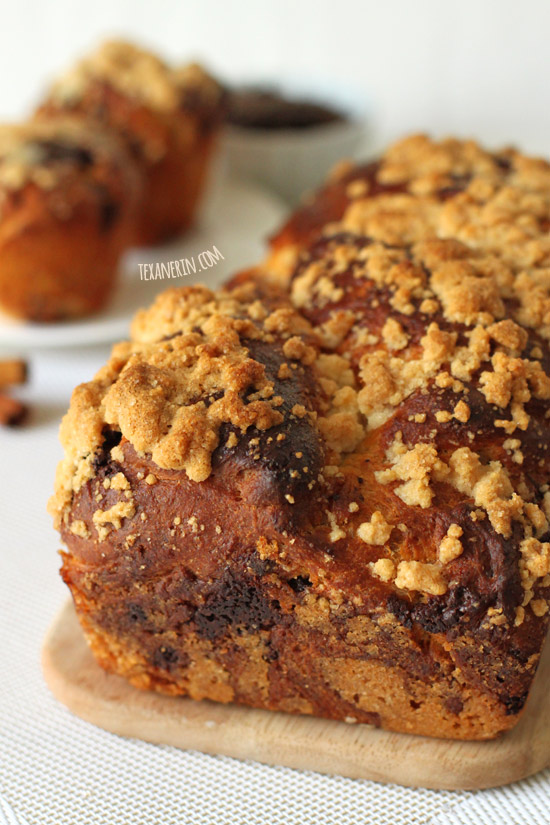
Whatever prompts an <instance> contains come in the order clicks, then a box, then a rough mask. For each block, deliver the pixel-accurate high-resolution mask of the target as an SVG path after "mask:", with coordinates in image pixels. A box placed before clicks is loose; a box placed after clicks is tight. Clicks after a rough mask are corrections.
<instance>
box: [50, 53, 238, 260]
mask: <svg viewBox="0 0 550 825" xmlns="http://www.w3.org/2000/svg"><path fill="white" fill-rule="evenodd" d="M222 101H223V91H222V89H221V87H220V86H219V85H218V83H216V81H215V80H214V79H213V78H211V77H210V76H209V75H208V74H206V72H204V71H203V70H202V69H201V68H200V67H199V66H197V65H194V64H191V65H188V66H184V67H181V68H177V69H172V68H171V67H169V66H168V65H167V64H166V63H164V62H163V61H162V60H161V59H160V58H159V57H157V56H156V55H154V54H151V53H150V52H147V51H144V50H142V49H139V48H138V47H137V46H134V45H132V44H130V43H126V42H122V41H109V42H106V43H104V44H103V45H101V46H100V47H99V48H98V49H97V51H95V52H94V53H92V54H91V55H89V56H88V57H86V58H84V59H83V60H82V61H80V62H79V63H78V64H77V65H76V66H75V67H74V68H73V69H72V70H70V71H69V72H68V73H67V74H65V75H64V76H62V77H61V78H59V80H57V81H56V82H55V83H54V85H53V87H52V89H51V90H50V93H49V96H48V98H47V100H46V101H45V102H44V104H43V105H42V106H41V107H40V109H39V114H41V115H43V116H45V117H48V118H51V117H53V116H55V114H56V113H62V114H65V113H68V112H69V113H72V114H75V115H76V114H78V115H80V116H83V117H84V118H87V119H89V120H92V121H94V120H95V121H99V122H100V123H101V124H103V126H105V127H107V128H110V129H112V130H113V131H114V132H116V133H117V134H118V135H119V136H120V137H121V138H122V139H123V140H124V141H125V143H126V145H127V146H128V148H129V149H130V151H131V152H132V153H133V156H134V158H135V160H136V161H137V163H138V165H139V168H140V170H141V173H142V175H143V178H144V192H143V198H142V205H141V212H140V215H139V220H138V224H137V242H138V243H142V244H150V243H157V242H160V241H163V240H167V239H170V238H171V237H173V236H175V235H178V234H180V233H181V232H182V231H183V230H185V229H186V228H187V227H188V226H189V225H190V223H191V222H192V219H193V216H194V213H195V209H196V207H197V203H198V199H199V196H200V194H201V191H202V189H203V186H204V183H205V178H206V172H207V168H208V162H209V160H210V156H211V154H212V149H213V146H214V141H215V137H216V135H217V132H218V129H219V126H220V123H221V120H222V117H223V102H222Z"/></svg>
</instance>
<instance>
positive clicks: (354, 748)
mask: <svg viewBox="0 0 550 825" xmlns="http://www.w3.org/2000/svg"><path fill="white" fill-rule="evenodd" d="M42 663H43V669H44V675H45V677H46V681H47V683H48V685H49V687H50V689H51V691H52V693H53V694H54V696H56V697H57V699H59V700H60V701H61V702H62V703H63V704H64V705H66V706H67V707H68V708H69V709H70V710H71V711H72V712H73V713H75V714H76V715H77V716H80V717H81V718H82V719H85V720H86V721H88V722H91V723H92V724H94V725H98V726H99V727H101V728H104V729H105V730H108V731H111V732H112V733H116V734H119V735H120V736H130V737H134V738H137V739H144V740H146V741H147V742H154V743H157V744H165V745H173V746H174V747H177V748H188V749H192V750H198V751H203V752H204V753H214V754H225V755H227V756H233V757H236V758H237V759H255V760H257V761H258V762H265V763H267V764H269V765H286V766H287V767H290V768H298V769H302V770H313V771H319V772H321V773H327V774H340V775H343V776H348V777H351V778H362V779H373V780H375V781H377V782H395V783H398V784H400V785H406V786H409V787H424V788H436V789H449V790H458V789H461V790H463V789H476V788H491V787H495V786H498V785H505V784H508V783H509V782H514V781H516V780H518V779H522V778H524V777H526V776H530V775H531V774H533V773H536V772H537V771H539V770H541V769H542V768H544V767H546V766H547V765H549V764H550V690H548V686H549V682H550V646H549V644H547V645H546V648H545V653H544V654H543V657H542V661H541V664H540V667H539V672H538V673H537V677H536V679H535V683H534V685H533V690H532V692H531V696H530V698H529V701H528V703H527V707H526V708H525V712H524V714H523V716H522V718H521V720H520V722H519V723H518V725H517V726H516V727H515V728H514V729H513V730H512V731H511V732H509V733H507V734H505V735H504V736H503V737H501V738H500V739H496V740H493V741H489V742H457V741H449V740H444V739H429V738H425V737H421V736H410V735H407V734H399V733H391V732H389V731H384V730H380V729H377V728H373V727H370V726H368V725H348V724H346V723H344V722H334V721H330V720H325V719H315V718H312V717H308V716H292V715H290V714H285V713H272V712H270V711H264V710H254V709H250V708H245V707H239V706H237V705H218V704H215V703H213V702H208V701H204V702H196V701H193V700H192V699H185V698H181V697H178V698H174V697H169V696H162V695H161V694H158V693H153V692H147V691H140V690H137V689H136V688H133V687H132V686H131V685H129V684H128V683H127V682H126V681H125V680H124V679H122V678H121V677H119V676H113V675H111V674H107V673H105V672H104V671H103V670H102V669H101V668H100V667H99V666H98V665H97V664H96V662H95V660H94V658H93V656H92V654H91V652H90V650H89V648H88V646H87V644H86V641H85V639H84V636H83V634H82V631H81V629H80V625H79V624H78V620H77V618H76V614H75V611H74V608H73V606H72V602H70V603H68V604H67V605H66V606H65V607H64V608H63V610H62V611H61V613H60V614H59V616H58V617H57V618H56V620H55V621H54V623H53V625H52V627H51V628H50V630H49V633H48V635H47V637H46V640H45V643H44V648H43V657H42Z"/></svg>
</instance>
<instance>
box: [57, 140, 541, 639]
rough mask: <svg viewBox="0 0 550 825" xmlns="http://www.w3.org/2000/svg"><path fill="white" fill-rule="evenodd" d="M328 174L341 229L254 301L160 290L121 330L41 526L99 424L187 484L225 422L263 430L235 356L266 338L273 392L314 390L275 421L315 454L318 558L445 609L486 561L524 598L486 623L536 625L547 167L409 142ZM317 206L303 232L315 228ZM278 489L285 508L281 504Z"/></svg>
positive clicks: (264, 273) (83, 468) (297, 253)
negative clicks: (305, 440)
mask: <svg viewBox="0 0 550 825" xmlns="http://www.w3.org/2000/svg"><path fill="white" fill-rule="evenodd" d="M365 168H366V169H367V171H366V172H365V171H364V169H365ZM338 174H344V175H345V176H346V177H345V180H346V181H347V183H346V186H345V190H344V201H345V202H344V205H343V207H342V209H341V213H340V214H330V210H329V211H327V212H326V219H323V218H320V219H319V225H318V226H317V228H316V233H315V234H311V233H309V234H307V233H305V235H304V237H303V238H302V237H301V236H300V235H299V233H298V235H297V237H296V239H295V243H293V244H291V243H290V242H289V243H288V244H287V248H286V249H284V250H279V252H278V255H277V256H276V258H273V257H272V258H270V259H269V260H268V261H266V262H265V264H264V266H263V269H262V268H260V269H257V270H254V272H253V275H251V276H249V280H250V284H251V287H254V284H255V285H256V286H255V287H254V288H257V292H256V293H254V289H252V291H251V292H248V293H247V292H246V288H245V287H239V288H237V290H236V291H233V292H232V291H226V292H220V293H216V294H214V293H212V292H209V291H208V290H205V289H204V288H200V287H197V288H195V289H186V290H173V291H169V292H168V293H166V294H165V295H163V296H161V297H160V298H159V299H158V300H157V301H156V303H155V304H154V305H153V307H152V308H151V309H150V310H148V311H147V312H142V313H140V314H139V315H138V317H137V318H136V320H135V321H134V324H133V327H132V340H131V342H130V343H128V344H123V345H120V346H119V347H118V348H115V350H114V351H113V356H112V358H111V361H110V362H109V364H108V365H107V367H106V368H105V369H104V370H102V371H101V372H100V373H99V374H98V376H97V377H96V379H95V381H94V382H91V383H90V384H88V385H84V386H83V387H81V388H79V389H78V390H77V391H76V392H75V396H74V398H73V403H72V405H71V410H70V412H69V414H68V418H67V419H66V421H65V423H64V425H63V430H62V433H63V438H64V443H65V445H66V458H65V461H64V462H63V464H62V465H61V470H60V475H59V480H58V496H57V503H56V505H55V507H56V509H57V512H58V513H59V514H61V513H64V512H65V511H66V508H67V505H68V503H69V502H70V498H71V495H72V493H73V491H74V490H77V489H79V487H80V486H81V485H82V484H83V483H84V482H85V481H86V480H87V478H89V477H90V473H91V472H93V471H92V470H91V469H90V456H93V453H94V450H96V449H98V447H99V445H100V444H101V439H102V431H103V428H104V427H105V426H108V427H111V428H115V429H117V430H118V431H120V432H121V433H122V435H123V437H124V438H126V439H127V440H128V441H130V442H131V443H132V444H133V446H134V448H135V449H136V450H138V451H142V452H143V453H145V454H147V455H149V456H150V457H151V459H152V461H153V462H155V463H156V464H157V465H158V466H159V467H163V468H171V469H180V470H184V471H185V472H186V473H187V475H188V476H189V478H191V479H193V480H195V481H201V480H203V479H205V478H207V477H208V475H209V473H210V472H211V456H212V452H213V451H214V449H216V447H217V445H218V443H219V431H220V427H221V425H222V424H223V423H224V422H228V423H230V424H231V425H232V426H233V427H234V428H235V430H236V431H240V432H241V433H243V432H245V431H246V429H247V428H248V427H250V426H255V427H256V428H257V429H259V430H267V429H269V428H270V427H273V426H276V425H278V424H280V422H281V416H282V413H281V407H280V403H279V399H278V397H277V396H276V394H275V393H274V387H273V382H272V381H270V380H269V379H268V378H267V377H266V373H265V368H264V367H263V365H262V364H261V363H260V362H258V361H257V360H255V359H254V358H253V357H252V356H251V355H250V352H249V347H248V344H247V342H249V341H253V340H257V341H261V342H265V343H268V344H271V343H273V342H278V345H279V346H280V347H281V350H282V356H283V362H282V363H281V364H280V366H278V368H277V369H278V372H277V378H278V380H281V381H286V380H289V378H290V377H291V376H292V375H293V373H294V372H295V371H296V369H298V368H299V369H301V370H303V371H304V373H305V374H307V375H308V376H309V377H310V379H311V381H312V388H313V389H312V394H313V395H314V396H315V412H313V411H312V409H309V408H306V406H304V405H303V404H302V403H296V404H294V406H293V407H292V410H291V413H290V415H291V416H292V417H293V420H294V421H302V420H308V421H310V422H311V425H312V426H313V427H314V428H315V431H316V433H317V434H318V435H319V436H320V439H321V441H322V443H323V445H324V447H323V450H324V452H323V456H324V461H325V465H324V467H323V470H322V473H321V474H320V479H321V489H325V490H326V491H329V492H327V496H328V495H331V496H333V497H332V498H331V500H330V502H329V501H328V500H327V502H325V504H324V506H320V507H319V513H316V514H315V516H316V518H317V519H318V520H317V521H316V523H315V530H316V531H317V533H318V534H319V535H320V534H321V533H322V531H324V534H323V535H325V537H326V542H327V547H328V549H329V550H330V554H334V556H337V555H338V553H339V552H350V553H351V552H356V553H357V555H358V557H360V558H361V559H363V560H364V566H365V568H366V569H367V570H368V571H370V574H372V576H373V577H375V579H377V580H378V583H377V584H378V586H381V585H380V582H383V583H384V584H385V585H387V587H391V588H393V590H394V591H396V592H399V594H400V597H401V598H406V599H414V598H417V597H416V596H415V595H414V594H415V593H417V594H420V598H424V597H426V596H431V597H443V596H445V597H447V596H449V597H450V595H449V594H453V593H456V592H458V591H459V590H460V587H462V585H463V577H464V576H465V575H466V573H465V572H464V571H468V570H469V571H470V573H468V575H472V576H477V577H478V578H479V575H480V573H479V569H480V568H481V567H483V568H484V569H486V570H489V569H492V565H493V564H494V563H495V561H494V560H495V558H497V557H498V558H499V559H500V560H501V562H502V563H506V564H509V563H511V560H513V559H515V561H513V565H514V573H513V575H514V576H515V579H514V581H516V583H517V587H518V591H519V592H521V593H522V594H523V595H522V596H521V598H520V602H521V604H519V603H516V605H515V607H514V610H515V612H513V611H511V610H510V607H509V605H508V606H506V608H505V607H503V605H502V603H501V602H502V600H503V598H504V597H502V594H500V595H499V596H498V598H499V599H500V600H501V602H498V601H495V602H494V603H492V604H491V605H490V607H491V610H492V611H493V612H492V613H487V619H488V621H489V622H490V623H491V626H492V627H495V628H499V627H500V626H501V625H502V624H504V623H506V622H509V621H512V622H514V621H515V622H516V624H517V625H519V624H521V623H522V621H524V617H525V609H526V608H527V607H528V605H529V604H530V603H531V602H532V603H533V608H532V613H534V615H537V616H538V615H540V616H542V615H544V613H545V611H544V604H546V602H545V601H544V599H543V597H542V596H541V595H540V592H539V590H540V587H541V586H542V585H541V583H542V582H544V581H547V577H549V576H550V569H549V568H548V558H549V555H548V553H549V551H548V547H549V546H550V544H549V543H548V541H547V540H548V537H549V519H550V489H549V486H548V476H549V474H550V456H549V444H550V413H549V402H550V374H549V372H550V352H549V340H550V233H549V229H550V165H549V164H548V163H546V162H545V161H541V160H536V159H531V158H526V157H524V156H522V155H521V154H519V153H518V152H516V151H514V150H506V151H503V152H499V153H490V152H487V151H485V150H484V149H482V148H481V147H479V146H478V145H477V144H475V143H474V142H472V141H458V140H446V141H441V142H434V141H431V140H430V139H428V138H426V137H424V136H415V137H413V138H409V139H408V140H405V141H402V142H400V143H399V144H396V145H395V146H394V147H392V148H391V149H390V150H389V151H388V152H387V153H386V155H385V156H384V157H383V158H382V159H381V160H380V162H379V163H378V164H374V165H370V166H369V167H368V168H367V167H364V168H363V172H362V171H361V168H359V169H358V170H357V180H356V181H354V179H353V174H354V172H353V169H350V168H349V167H347V168H346V169H345V170H344V171H343V172H342V171H341V172H340V173H338ZM361 175H364V177H363V178H362V177H361ZM365 176H366V177H365ZM337 180H338V176H336V178H335V179H333V182H332V183H330V184H329V185H330V186H335V185H337ZM334 181H336V182H334ZM352 184H354V185H352ZM320 198H321V199H320V201H319V203H318V204H317V205H316V204H315V203H314V206H313V214H314V216H315V215H317V216H318V215H321V216H323V215H325V212H324V211H323V210H322V209H320V210H319V209H318V206H319V204H321V205H322V204H323V200H322V196H320ZM346 198H347V200H345V199H346ZM308 208H309V207H308V206H307V205H306V206H305V207H304V211H305V213H307V210H308ZM316 210H317V211H316ZM298 217H300V213H299V214H298ZM301 220H305V219H304V216H303V215H302V217H301ZM296 225H297V226H298V227H299V226H300V225H301V224H300V220H298V221H297V223H296ZM275 260H276V262H277V265H278V266H280V267H281V271H280V272H279V273H278V274H279V275H281V273H282V272H283V270H284V274H285V276H286V286H285V288H284V289H281V288H280V287H279V293H278V294H279V297H278V298H277V300H275V301H274V302H273V301H270V300H263V299H258V295H262V294H264V292H268V291H269V289H272V288H273V289H274V287H273V272H272V271H271V270H270V267H272V266H273V265H274V261H275ZM283 280H284V279H283ZM279 281H281V279H280V278H279ZM243 290H244V291H243ZM279 437H281V438H284V437H285V436H284V434H281V433H280V434H279V435H277V438H279ZM235 439H236V436H235V434H234V433H231V434H230V435H229V437H228V438H227V440H226V443H227V445H228V446H231V445H233V444H234V443H235ZM304 472H305V470H304ZM323 484H325V485H326V487H325V488H323V487H322V485H323ZM330 491H332V492H330ZM297 495H300V494H298V493H297V494H295V493H294V492H292V493H288V495H286V496H285V498H286V500H287V502H288V503H289V504H291V505H292V506H293V507H295V506H296V505H299V504H300V502H299V501H297V498H296V497H297ZM126 503H129V502H126ZM352 505H353V506H352ZM111 516H113V517H116V513H114V514H109V515H108V516H104V517H103V518H104V519H107V518H111ZM106 523H107V525H109V524H110V525H112V524H113V523H114V522H113V521H112V520H111V521H110V522H106ZM75 529H78V528H75ZM489 546H490V547H491V548H492V549H491V554H492V555H491V560H490V562H489V561H488V560H487V559H485V558H484V560H483V563H481V562H479V559H478V556H479V555H480V554H482V553H483V552H485V550H482V548H486V547H489ZM342 548H347V549H346V550H345V551H344V550H343V549H342ZM327 552H328V551H327ZM487 552H488V551H487ZM329 558H332V556H331V555H329ZM478 562H479V563H478ZM472 570H474V571H475V572H474V573H472ZM484 575H485V574H484ZM487 575H489V574H488V573H487ZM496 575H497V574H495V576H496ZM507 575H508V574H507ZM509 575H510V576H512V573H510V574H509ZM548 581H550V579H548ZM544 586H546V585H544ZM496 598H497V597H495V599H496ZM514 598H516V597H514ZM543 601H544V604H543ZM516 608H517V609H516ZM522 611H523V613H522Z"/></svg>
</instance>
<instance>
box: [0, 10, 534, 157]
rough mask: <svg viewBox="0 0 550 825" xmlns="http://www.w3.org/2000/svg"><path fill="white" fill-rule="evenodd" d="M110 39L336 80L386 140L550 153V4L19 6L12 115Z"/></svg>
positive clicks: (233, 66)
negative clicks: (437, 138) (472, 143)
mask: <svg viewBox="0 0 550 825" xmlns="http://www.w3.org/2000/svg"><path fill="white" fill-rule="evenodd" d="M107 35H124V36H127V37H132V38H136V39H138V40H140V41H141V42H143V43H144V44H145V45H149V46H151V47H153V48H156V49H158V50H159V51H161V52H164V53H165V54H166V55H167V56H169V57H172V58H176V59H177V58H182V59H185V58H189V57H196V58H198V59H200V60H201V61H204V62H206V64H207V65H209V66H210V67H211V68H212V69H213V70H214V71H216V72H218V73H219V74H220V75H221V76H222V77H224V78H228V79H231V78H236V77H237V78H241V77H250V78H254V77H255V76H258V75H260V76H266V75H268V76H273V77H277V76H284V77H288V76H290V77H298V78H300V77H303V76H307V77H309V78H311V77H317V76H319V77H321V78H327V77H330V78H333V79H334V80H335V81H338V82H339V83H341V82H346V83H349V84H351V85H352V86H355V87H358V88H359V89H360V90H361V91H362V92H363V93H364V95H365V99H366V101H367V105H368V108H369V110H370V111H371V113H372V118H373V125H374V126H375V127H376V132H375V134H376V138H375V142H376V145H377V146H378V145H380V144H382V143H384V142H386V141H387V140H388V139H391V138H394V137H395V136H397V135H400V134H402V133H405V132H409V131H411V130H415V131H417V130H428V131H430V132H432V133H434V134H438V135H440V134H444V133H450V132H452V133H456V134H458V135H461V136H475V137H478V138H481V139H483V140H485V141H486V142H487V143H488V144H490V145H498V144H502V143H510V142H514V143H516V144H518V145H520V146H521V147H522V148H524V149H526V150H528V151H532V152H536V153H541V154H549V155H550V106H549V102H550V101H549V97H550V95H549V88H548V87H549V78H548V67H549V65H550V54H549V52H550V3H549V2H547V0H460V2H456V0H380V1H379V2H369V1H368V0H231V2H229V0H226V2H222V1H221V0H187V1H184V2H181V0H180V1H179V2H178V0H156V2H138V0H92V2H90V0H85V2H83V0H49V2H42V1H41V0H35V2H19V3H16V2H13V1H11V2H9V3H8V2H5V3H3V4H2V23H1V29H0V77H1V78H2V85H1V91H0V117H2V118H4V119H5V118H13V117H17V116H18V115H20V114H22V113H23V112H24V111H25V109H26V107H28V106H30V105H31V103H32V102H33V101H34V100H36V98H37V97H38V95H39V93H40V90H41V89H42V88H43V87H44V85H45V83H46V81H47V79H48V77H50V76H51V75H52V74H54V73H55V72H57V71H58V70H59V69H60V68H63V67H65V66H66V65H67V64H68V63H69V62H70V61H71V60H72V59H74V58H75V57H76V56H77V55H79V54H81V53H82V51H84V50H86V49H88V48H89V47H90V46H91V45H93V44H94V43H95V42H96V41H97V40H98V39H100V38H101V37H104V36H107Z"/></svg>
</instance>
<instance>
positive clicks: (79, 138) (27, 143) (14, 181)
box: [0, 117, 127, 191]
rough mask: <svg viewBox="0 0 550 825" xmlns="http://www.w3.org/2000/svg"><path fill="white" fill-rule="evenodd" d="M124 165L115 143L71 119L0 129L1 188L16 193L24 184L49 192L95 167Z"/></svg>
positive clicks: (123, 166) (124, 162)
mask: <svg viewBox="0 0 550 825" xmlns="http://www.w3.org/2000/svg"><path fill="white" fill-rule="evenodd" d="M102 163H107V164H109V165H110V166H111V167H112V166H114V165H117V167H118V168H125V167H126V166H127V161H126V158H125V157H124V158H123V156H122V149H121V147H120V146H119V144H118V143H117V141H116V140H115V139H114V138H112V137H111V136H110V135H108V134H106V133H105V132H103V131H102V130H100V129H94V127H93V126H91V125H90V124H86V125H84V124H83V123H82V122H81V121H80V120H77V119H72V118H69V117H67V118H55V119H53V120H47V119H37V120H31V121H28V122H27V123H25V124H17V125H15V124H4V125H1V126H0V187H1V188H3V189H4V190H7V191H16V190H18V189H21V188H22V187H24V186H25V185H26V184H27V183H33V184H35V185H36V186H38V187H39V188H40V189H44V190H48V191H49V190H52V189H54V188H56V187H58V186H60V185H61V184H63V182H65V181H66V180H67V178H68V177H70V176H71V175H74V173H75V170H76V171H79V172H82V171H83V170H87V169H89V168H91V167H93V166H94V165H96V164H97V165H99V164H102Z"/></svg>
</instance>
